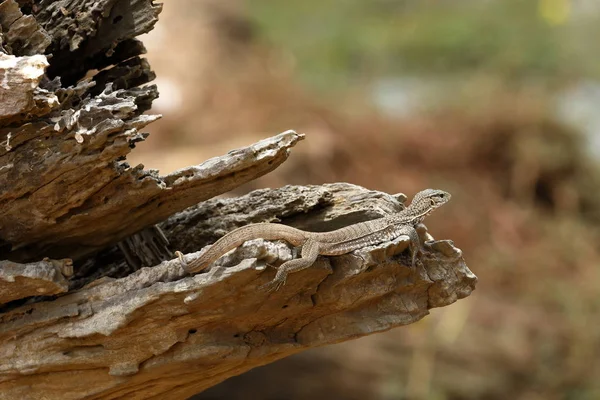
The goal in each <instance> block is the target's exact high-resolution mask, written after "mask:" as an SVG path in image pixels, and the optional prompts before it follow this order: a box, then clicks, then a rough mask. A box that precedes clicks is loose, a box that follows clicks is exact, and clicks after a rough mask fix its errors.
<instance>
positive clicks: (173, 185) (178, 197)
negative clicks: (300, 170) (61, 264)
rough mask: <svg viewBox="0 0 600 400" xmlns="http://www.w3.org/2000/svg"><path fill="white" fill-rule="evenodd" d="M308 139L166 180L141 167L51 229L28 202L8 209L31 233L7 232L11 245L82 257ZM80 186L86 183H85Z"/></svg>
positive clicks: (256, 173)
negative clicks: (32, 210) (28, 227)
mask: <svg viewBox="0 0 600 400" xmlns="http://www.w3.org/2000/svg"><path fill="white" fill-rule="evenodd" d="M303 138H304V135H303V134H299V133H296V132H294V131H291V130H290V131H286V132H283V133H281V134H279V135H276V136H273V137H270V138H267V139H264V140H261V141H259V142H257V143H255V144H253V145H250V146H247V147H243V148H240V149H236V150H233V151H230V152H229V153H228V154H226V155H223V156H220V157H215V158H212V159H210V160H208V161H206V162H204V163H202V164H199V165H197V166H194V167H189V168H185V169H182V170H179V171H176V172H174V173H172V174H170V175H167V176H165V177H163V178H161V177H158V176H157V175H156V174H155V172H154V171H144V170H143V169H142V168H141V166H140V167H136V168H128V169H126V170H124V171H121V172H119V175H117V176H115V177H114V178H113V179H112V181H111V182H110V183H109V184H105V185H103V186H102V187H101V189H100V190H96V191H93V192H92V193H90V195H89V197H88V198H87V199H86V201H85V203H83V204H81V205H80V206H78V207H75V208H74V209H73V212H72V213H71V212H70V211H67V213H66V214H65V215H62V216H61V217H60V218H59V219H55V220H54V223H52V224H47V223H46V222H44V220H40V221H37V220H32V218H38V219H39V217H38V216H37V215H36V214H34V215H32V213H26V212H23V211H24V207H26V206H27V203H26V202H25V199H24V200H23V201H20V202H19V203H17V202H12V203H10V204H6V205H5V206H4V207H5V208H6V209H7V210H6V212H5V221H6V222H7V223H10V224H12V225H16V226H31V229H30V230H19V231H12V232H11V231H7V232H8V234H10V235H14V237H11V238H10V239H12V240H11V241H10V242H11V243H13V245H18V244H19V243H21V245H20V246H16V248H17V250H18V248H19V247H25V250H26V252H27V254H32V253H39V254H43V255H44V256H49V257H54V258H63V257H70V258H73V259H75V258H76V257H81V256H83V255H85V254H89V253H91V252H94V251H97V250H100V249H102V248H104V247H106V246H108V245H110V244H113V243H116V242H118V241H120V240H122V239H124V238H126V237H127V236H129V235H131V234H133V233H135V232H138V231H140V230H141V229H144V228H146V227H148V226H152V225H154V224H156V223H159V222H161V221H163V220H165V219H166V218H167V217H169V216H170V215H172V214H174V213H176V212H178V211H181V210H183V209H185V208H187V207H189V206H192V205H194V204H197V203H198V202H201V201H204V200H207V199H210V198H211V197H214V196H217V195H219V194H222V193H225V192H227V191H229V190H232V189H234V188H235V187H237V186H239V185H241V184H243V183H246V182H248V181H251V180H253V179H256V178H258V177H260V176H262V175H264V174H266V173H268V172H270V171H272V170H273V169H275V168H277V167H278V166H279V165H280V164H281V163H282V162H284V161H285V160H286V159H287V157H288V156H289V154H290V149H291V147H293V146H294V145H295V144H296V143H297V142H298V141H300V140H302V139H303ZM75 162H76V161H75ZM106 168H112V167H110V166H106ZM70 173H79V172H77V171H74V172H70ZM79 174H80V173H79ZM77 179H79V178H77ZM81 179H84V178H83V177H81ZM87 179H88V180H89V179H94V178H93V177H87ZM53 184H54V183H53ZM56 184H59V183H56ZM56 184H54V185H56ZM80 184H81V185H84V184H85V182H84V181H83V180H81V181H80ZM82 189H83V188H82ZM51 193H56V194H60V193H61V192H60V191H59V190H57V191H53V192H51ZM40 199H41V198H40ZM29 201H30V203H29V204H33V202H34V200H33V199H30V200H29ZM44 201H46V202H48V201H50V200H48V199H45V200H44ZM21 203H22V204H21ZM11 209H12V211H11ZM22 219H26V220H27V223H21V224H20V225H18V224H19V222H20V221H21V220H22ZM36 221H37V222H39V224H36ZM5 240H7V238H5ZM26 244H27V246H25V245H26ZM18 254H19V253H18V252H17V253H13V254H11V258H13V259H15V258H16V259H18V258H19V257H18Z"/></svg>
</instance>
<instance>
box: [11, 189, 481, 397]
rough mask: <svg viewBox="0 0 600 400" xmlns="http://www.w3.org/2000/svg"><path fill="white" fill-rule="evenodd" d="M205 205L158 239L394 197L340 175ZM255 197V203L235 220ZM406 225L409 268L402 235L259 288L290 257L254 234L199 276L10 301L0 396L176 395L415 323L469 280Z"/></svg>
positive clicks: (315, 223) (330, 223)
mask: <svg viewBox="0 0 600 400" xmlns="http://www.w3.org/2000/svg"><path fill="white" fill-rule="evenodd" d="M206 203H208V204H203V205H200V206H198V207H197V208H195V210H191V211H186V212H184V213H181V214H179V215H176V216H174V217H172V218H171V219H170V220H169V221H166V222H165V223H164V224H162V229H163V230H164V231H165V234H166V236H167V237H168V238H169V240H170V241H174V239H173V234H174V232H180V231H178V230H177V229H178V228H179V227H181V226H182V225H183V226H185V225H186V223H187V224H189V223H190V222H191V219H192V218H194V216H199V215H201V214H202V213H203V212H205V211H206V212H209V213H210V210H212V212H213V215H214V214H219V215H218V219H219V220H222V225H220V226H219V225H218V224H215V226H217V227H214V226H213V227H212V229H213V230H212V231H210V232H209V231H206V232H205V234H206V236H207V237H209V236H213V235H215V234H218V233H217V232H215V231H214V229H217V230H220V229H223V228H224V227H228V226H229V227H230V224H242V225H245V224H247V223H249V222H251V221H252V220H253V219H254V218H257V217H258V216H259V215H260V218H261V219H263V220H269V221H272V220H277V219H279V220H280V221H281V222H285V223H290V224H292V225H294V226H296V227H302V229H309V230H323V231H326V230H332V228H334V227H337V226H339V225H345V224H347V223H348V221H359V220H364V219H372V218H375V217H377V216H383V215H385V214H386V213H389V212H393V211H394V210H395V211H398V210H401V209H402V208H403V206H402V204H401V203H399V202H398V201H397V199H396V198H394V197H393V196H389V195H385V194H382V193H378V192H371V191H367V190H365V189H362V188H359V187H356V186H352V185H341V184H337V185H325V186H312V187H286V188H281V189H277V190H260V191H257V192H255V193H251V194H249V195H247V196H243V197H241V198H234V199H220V200H211V201H209V202H206ZM216 204H220V205H221V206H220V207H218V211H217V210H216V208H215V205H216ZM254 204H259V205H260V206H259V207H256V209H255V210H254V211H250V212H248V218H249V219H246V220H244V219H243V218H242V217H241V215H243V213H244V211H245V210H249V209H252V208H254ZM205 207H206V208H205ZM442 215H443V213H440V217H442ZM209 219H210V218H209ZM201 226H203V227H206V226H205V225H203V224H201ZM189 229H190V231H193V229H192V228H189ZM229 230H231V229H229ZM417 231H418V232H419V234H420V241H421V242H424V243H422V246H423V247H422V254H421V255H420V257H419V260H420V261H421V262H418V263H417V266H416V267H415V268H411V267H409V266H407V265H409V264H410V254H408V252H407V250H408V247H409V244H410V242H409V240H408V239H407V238H406V237H404V236H402V237H399V238H397V239H395V240H393V241H390V242H386V243H382V244H378V245H375V246H365V247H363V248H360V249H358V250H356V251H354V252H353V253H351V254H344V255H341V256H335V257H320V258H318V259H317V261H316V263H315V267H314V268H308V269H306V270H303V271H301V272H298V273H296V274H294V279H290V280H288V282H287V284H286V285H285V286H283V287H282V288H281V290H279V291H277V292H274V293H270V294H268V293H265V292H264V291H259V290H257V288H258V287H259V286H260V285H262V284H265V283H267V282H269V281H271V280H272V278H273V271H271V270H269V269H267V270H265V269H264V263H265V262H267V263H277V262H280V261H282V260H283V261H285V260H289V259H291V258H292V255H293V252H292V250H291V248H290V246H289V245H288V244H285V243H283V242H270V241H265V240H262V239H257V240H253V241H250V242H246V243H245V244H244V245H242V246H241V247H240V248H238V249H237V250H235V251H234V252H232V253H231V254H229V255H227V256H225V257H222V258H221V259H219V260H218V261H217V262H216V263H215V264H218V265H220V266H215V267H213V268H212V269H211V270H210V272H207V273H200V274H197V275H194V276H188V275H187V274H186V273H185V271H184V270H183V269H182V268H181V265H180V263H179V260H177V259H175V260H172V261H168V262H164V263H162V264H160V265H157V266H155V267H152V268H142V269H141V270H139V271H136V272H135V273H133V274H131V275H130V276H128V277H125V278H122V279H118V280H114V279H104V280H102V281H100V282H97V283H95V284H93V285H89V286H88V287H85V288H82V289H80V290H79V291H77V292H73V293H69V294H66V295H64V296H62V297H59V298H58V299H56V300H54V301H43V302H39V303H35V304H28V305H26V306H22V307H19V308H17V309H14V310H11V311H9V312H7V313H4V314H2V315H1V316H0V359H2V363H0V393H1V396H4V398H19V399H25V400H28V399H37V398H42V397H43V398H47V399H66V400H69V399H81V398H89V399H117V398H166V397H168V398H170V399H185V398H187V397H189V396H191V395H193V394H194V393H196V392H198V391H201V390H203V389H205V388H208V387H210V386H213V385H215V384H216V383H218V382H220V381H222V380H224V379H226V378H228V377H230V376H232V375H237V374H240V373H242V372H244V371H247V370H249V369H251V368H254V367H256V366H259V365H263V364H266V363H269V362H272V361H274V360H276V359H279V358H282V357H286V356H288V355H291V354H294V353H297V352H299V351H302V350H305V349H308V348H312V347H316V346H322V345H326V344H331V343H336V342H339V341H344V340H350V339H354V338H357V337H360V336H363V335H368V334H372V333H376V332H381V331H384V330H387V329H390V328H393V327H396V326H400V325H405V324H409V323H412V322H415V321H417V320H419V319H421V318H423V317H424V316H425V315H427V313H428V310H429V309H430V308H433V307H443V306H446V305H448V304H451V303H452V302H454V301H456V300H457V299H460V298H463V297H466V296H468V295H469V294H470V293H471V291H472V290H473V289H474V287H475V283H476V277H475V276H474V275H473V274H472V273H471V271H469V269H468V268H467V267H466V265H465V263H464V260H463V259H462V254H461V252H460V250H458V249H456V248H455V247H454V246H452V244H451V242H449V241H431V238H430V237H429V236H428V234H426V231H425V230H424V229H423V227H418V229H417ZM196 233H199V231H197V232H196ZM277 260H280V261H277ZM223 265H227V266H228V267H227V268H224V267H223ZM73 374H76V375H77V379H73V378H72V377H73ZM46 383H48V384H46ZM0 398H1V397H0Z"/></svg>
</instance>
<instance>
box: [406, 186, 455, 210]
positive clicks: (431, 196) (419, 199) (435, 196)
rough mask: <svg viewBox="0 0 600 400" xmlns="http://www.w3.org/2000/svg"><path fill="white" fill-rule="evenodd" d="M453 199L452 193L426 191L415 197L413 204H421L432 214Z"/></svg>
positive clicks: (433, 190) (435, 190)
mask: <svg viewBox="0 0 600 400" xmlns="http://www.w3.org/2000/svg"><path fill="white" fill-rule="evenodd" d="M451 197H452V196H450V193H448V192H444V191H443V190H438V189H425V190H422V191H420V192H419V193H417V194H416V195H415V197H414V199H413V201H412V204H415V205H416V204H419V205H421V207H423V208H427V209H429V210H430V212H431V211H433V210H435V209H436V208H438V207H440V206H441V205H443V204H446V203H447V202H448V200H450V198H451Z"/></svg>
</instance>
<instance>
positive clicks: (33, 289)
mask: <svg viewBox="0 0 600 400" xmlns="http://www.w3.org/2000/svg"><path fill="white" fill-rule="evenodd" d="M70 261H71V260H49V259H48V260H43V261H39V262H35V263H29V264H19V263H14V262H11V261H0V305H2V304H4V303H8V302H9V301H13V300H17V299H23V298H26V297H31V296H50V295H54V294H59V293H64V292H66V291H67V290H68V289H69V284H68V282H67V279H66V278H67V276H68V275H70V274H72V273H73V271H72V268H73V265H72V263H71V262H70Z"/></svg>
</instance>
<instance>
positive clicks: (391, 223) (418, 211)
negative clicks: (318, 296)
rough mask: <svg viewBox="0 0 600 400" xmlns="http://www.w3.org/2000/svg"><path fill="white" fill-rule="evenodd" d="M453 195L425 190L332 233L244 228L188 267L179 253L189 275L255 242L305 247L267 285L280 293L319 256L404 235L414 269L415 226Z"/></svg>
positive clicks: (282, 227)
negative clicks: (389, 210)
mask: <svg viewBox="0 0 600 400" xmlns="http://www.w3.org/2000/svg"><path fill="white" fill-rule="evenodd" d="M450 197H451V196H450V194H449V193H446V192H444V191H442V190H437V189H425V190H423V191H421V192H419V193H417V194H416V195H415V197H414V198H413V201H412V202H411V203H410V205H409V206H408V207H407V208H405V209H404V210H402V211H400V212H398V213H395V214H391V215H388V216H386V217H382V218H378V219H374V220H371V221H365V222H359V223H357V224H354V225H349V226H346V227H344V228H340V229H337V230H335V231H331V232H306V231H302V230H300V229H296V228H293V227H291V226H287V225H282V224H273V223H259V224H251V225H246V226H242V227H240V228H237V229H234V230H233V231H231V232H229V233H227V234H226V235H225V236H223V237H222V238H220V239H219V240H217V241H216V242H215V243H214V244H213V245H212V246H211V247H210V248H209V249H208V250H207V251H205V252H204V253H202V255H201V256H200V257H198V258H197V259H196V260H194V261H192V262H191V263H189V264H186V263H185V261H184V260H183V255H182V254H181V253H180V252H176V254H178V256H179V259H180V260H181V262H182V264H183V266H184V268H185V270H186V271H187V272H189V273H194V272H199V271H202V270H204V269H206V268H207V267H208V266H210V265H211V264H212V263H213V262H214V261H216V260H217V259H219V258H220V257H221V256H222V255H224V254H225V253H227V252H228V251H230V250H232V249H235V248H236V247H238V246H241V245H242V244H243V243H244V242H246V241H248V240H252V239H266V240H285V241H286V242H288V243H290V244H291V245H293V246H301V247H302V249H301V257H300V258H297V259H293V260H290V261H286V262H284V263H283V264H282V265H281V266H280V267H279V269H278V270H277V274H276V275H275V278H274V279H273V280H272V281H271V282H270V283H269V284H268V285H265V286H268V287H269V288H270V289H271V290H273V289H274V290H278V289H279V288H280V287H281V286H282V285H283V284H285V280H286V278H287V275H288V274H289V273H292V272H298V271H301V270H303V269H305V268H308V267H310V266H311V265H312V264H313V263H314V262H315V260H316V259H317V257H318V256H319V255H325V256H338V255H341V254H346V253H350V252H352V251H354V250H357V249H359V248H361V247H365V246H370V245H375V244H378V243H382V242H386V241H389V240H393V239H395V238H397V237H398V236H401V235H407V236H408V237H409V238H410V250H411V254H412V258H411V259H412V266H413V267H414V265H415V262H416V257H417V253H418V251H419V250H420V248H421V246H420V242H419V235H418V234H417V231H416V230H415V225H417V224H419V223H420V222H422V221H423V220H424V219H425V217H427V216H428V215H429V214H431V212H432V211H433V210H435V209H436V208H438V207H440V206H441V205H443V204H445V203H446V202H448V200H450Z"/></svg>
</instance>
